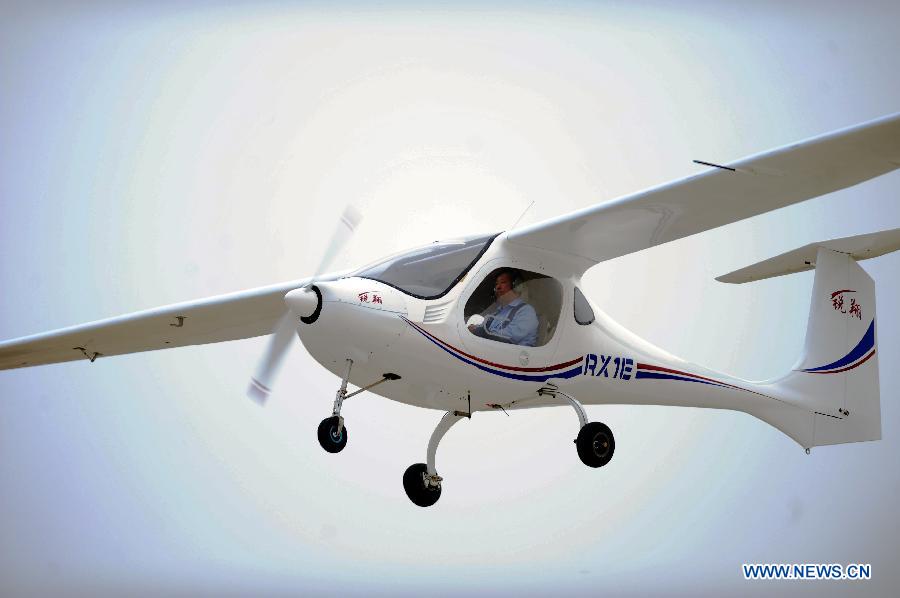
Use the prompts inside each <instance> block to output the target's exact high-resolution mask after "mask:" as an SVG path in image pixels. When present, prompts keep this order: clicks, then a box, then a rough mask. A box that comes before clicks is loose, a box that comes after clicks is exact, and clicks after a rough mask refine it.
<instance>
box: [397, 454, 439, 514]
mask: <svg viewBox="0 0 900 598" xmlns="http://www.w3.org/2000/svg"><path fill="white" fill-rule="evenodd" d="M427 471H428V466H427V465H425V464H424V463H415V464H413V465H410V466H409V467H407V468H406V472H404V474H403V489H404V490H406V496H408V497H409V500H411V501H412V502H413V504H414V505H417V506H420V507H430V506H431V505H433V504H434V503H436V502H437V501H438V499H439V498H440V497H441V489H440V488H430V487H428V486H426V485H425V479H424V478H423V476H424V475H425V473H426V472H427Z"/></svg>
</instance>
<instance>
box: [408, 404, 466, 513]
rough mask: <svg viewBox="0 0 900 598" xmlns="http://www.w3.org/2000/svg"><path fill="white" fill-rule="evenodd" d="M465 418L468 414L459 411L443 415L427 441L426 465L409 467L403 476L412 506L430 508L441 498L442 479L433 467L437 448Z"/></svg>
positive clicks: (418, 464)
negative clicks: (445, 435)
mask: <svg viewBox="0 0 900 598" xmlns="http://www.w3.org/2000/svg"><path fill="white" fill-rule="evenodd" d="M465 417H469V414H468V413H463V412H461V411H448V412H447V413H445V414H444V417H442V418H441V422H440V423H439V424H438V425H437V428H435V430H434V433H433V434H432V435H431V440H429V441H428V458H427V461H428V463H427V464H426V463H415V464H413V465H410V466H409V467H408V468H407V469H406V472H405V473H404V474H403V489H404V490H405V491H406V496H408V497H409V500H411V501H412V502H413V504H416V505H418V506H420V507H430V506H431V505H433V504H434V503H436V502H437V501H438V499H439V498H440V497H441V482H442V481H443V478H442V477H441V476H439V475H438V473H437V469H435V465H434V463H435V457H436V455H437V447H438V444H440V442H441V438H443V437H444V434H446V433H447V430H449V429H450V428H451V427H452V426H453V424H455V423H456V422H458V421H459V420H461V419H463V418H465Z"/></svg>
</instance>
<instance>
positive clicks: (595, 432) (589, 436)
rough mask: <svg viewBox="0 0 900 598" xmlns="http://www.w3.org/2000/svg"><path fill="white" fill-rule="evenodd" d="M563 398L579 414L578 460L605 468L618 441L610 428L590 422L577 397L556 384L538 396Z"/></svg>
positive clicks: (541, 391) (590, 465) (542, 390)
mask: <svg viewBox="0 0 900 598" xmlns="http://www.w3.org/2000/svg"><path fill="white" fill-rule="evenodd" d="M544 395H547V396H551V397H554V398H556V397H562V398H564V399H565V400H567V401H568V402H569V404H570V405H572V408H573V409H575V413H577V414H578V436H577V437H576V438H575V448H576V449H577V450H578V458H579V459H581V462H582V463H584V464H585V465H587V466H588V467H603V466H604V465H606V464H607V463H609V461H610V460H611V459H612V456H613V453H614V452H615V450H616V439H615V437H614V436H613V433H612V430H610V429H609V426H607V425H606V424H604V423H602V422H588V418H587V413H585V411H584V407H582V405H581V403H579V402H578V401H577V400H576V399H575V397H573V396H571V395H569V394H566V393H564V392H562V391H561V390H559V388H558V387H557V386H556V385H555V384H548V385H547V386H544V387H543V388H541V389H540V390H538V396H544Z"/></svg>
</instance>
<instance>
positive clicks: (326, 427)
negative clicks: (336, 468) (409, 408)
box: [318, 359, 400, 453]
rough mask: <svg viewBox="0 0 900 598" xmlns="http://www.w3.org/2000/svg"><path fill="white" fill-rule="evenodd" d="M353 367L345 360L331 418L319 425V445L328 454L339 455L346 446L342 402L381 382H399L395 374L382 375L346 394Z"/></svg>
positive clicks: (349, 360) (351, 363) (346, 435)
mask: <svg viewBox="0 0 900 598" xmlns="http://www.w3.org/2000/svg"><path fill="white" fill-rule="evenodd" d="M352 367H353V360H352V359H348V360H347V369H346V370H344V377H343V378H342V379H341V387H340V388H339V389H338V391H337V393H336V394H335V396H334V408H333V409H332V411H331V417H326V418H325V419H323V420H322V422H321V423H320V424H319V430H318V437H319V444H320V445H322V448H323V449H325V450H326V451H328V452H329V453H339V452H341V451H342V450H344V447H345V446H347V438H348V434H347V426H345V425H344V418H343V417H341V407H342V406H343V404H344V400H346V399H349V398H350V397H353V396H356V395H358V394H359V393H361V392H365V391H367V390H369V389H370V388H372V387H373V386H378V385H379V384H381V383H382V382H387V381H388V380H399V379H400V376H398V375H397V374H390V373H389V374H383V375H382V377H381V380H378V381H376V382H373V383H372V384H369V385H368V386H363V387H362V388H360V389H359V390H354V391H353V392H351V393H349V394H348V393H347V381H348V380H349V379H350V369H351V368H352Z"/></svg>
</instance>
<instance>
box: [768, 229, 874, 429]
mask: <svg viewBox="0 0 900 598" xmlns="http://www.w3.org/2000/svg"><path fill="white" fill-rule="evenodd" d="M877 347H878V343H877V339H876V332H875V282H874V281H873V280H872V278H871V277H870V276H869V275H868V274H866V271H865V270H863V269H862V268H861V267H860V266H859V264H857V263H856V261H855V260H854V259H853V258H852V257H850V256H849V255H847V254H845V253H839V252H837V251H833V250H831V249H826V248H824V247H820V248H819V250H818V253H817V255H816V278H815V282H814V283H813V293H812V301H811V303H810V308H809V323H808V324H807V330H806V343H805V346H804V351H803V355H802V356H801V357H800V360H799V361H798V363H797V365H796V366H795V367H794V370H793V371H792V372H791V373H790V374H788V375H787V376H786V377H784V378H782V379H781V380H779V381H778V383H777V386H778V387H779V390H780V391H781V392H779V394H780V395H782V396H784V397H785V399H787V400H788V401H790V402H792V403H794V404H795V405H798V406H801V407H806V408H807V409H809V411H812V412H813V414H814V416H813V429H812V437H811V438H810V439H809V441H808V444H806V445H805V446H807V447H812V446H822V445H826V444H843V443H846V442H861V441H864V440H879V439H880V438H881V400H880V393H879V389H878V354H877Z"/></svg>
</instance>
